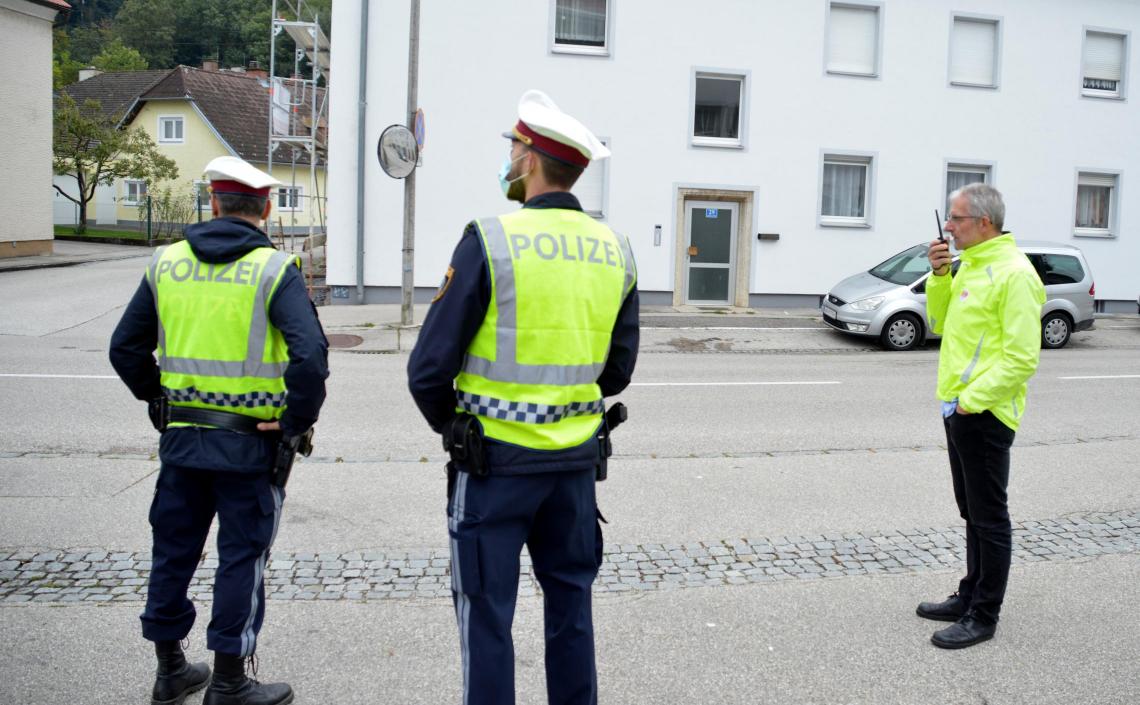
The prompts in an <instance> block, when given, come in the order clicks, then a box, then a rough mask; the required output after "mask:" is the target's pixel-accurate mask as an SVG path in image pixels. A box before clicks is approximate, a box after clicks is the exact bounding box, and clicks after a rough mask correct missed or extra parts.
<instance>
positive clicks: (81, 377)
mask: <svg viewBox="0 0 1140 705" xmlns="http://www.w3.org/2000/svg"><path fill="white" fill-rule="evenodd" d="M0 377H23V378H25V379H118V377H116V376H115V375H40V374H17V373H11V372H8V373H2V372H0Z"/></svg>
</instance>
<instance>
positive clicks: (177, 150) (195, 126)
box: [77, 66, 326, 235]
mask: <svg viewBox="0 0 1140 705" xmlns="http://www.w3.org/2000/svg"><path fill="white" fill-rule="evenodd" d="M136 73H139V74H142V73H146V74H150V75H148V76H147V77H146V80H145V81H136V82H134V85H142V88H141V89H140V90H139V91H138V93H136V94H135V96H134V97H133V100H132V101H131V102H130V103H129V104H128V105H127V106H126V108H125V110H123V112H122V116H123V117H122V121H121V125H122V127H123V128H124V129H130V130H143V131H145V132H146V133H147V134H149V135H150V137H151V139H153V140H154V142H155V144H157V145H158V149H159V151H160V152H161V153H162V154H164V155H165V156H167V157H169V158H170V159H172V160H174V162H175V164H177V165H178V174H179V176H178V179H177V180H175V181H172V182H164V183H160V184H149V185H148V184H145V183H143V182H141V181H135V180H130V179H122V180H119V181H117V182H116V183H115V184H114V185H113V190H114V209H115V219H116V220H117V221H118V222H119V223H121V224H123V225H137V224H138V223H139V210H140V209H139V207H140V205H141V204H144V203H145V200H146V195H147V189H148V187H149V188H150V190H151V191H152V195H154V194H153V192H155V191H157V190H158V189H163V188H170V189H171V190H172V191H173V192H174V193H175V194H176V195H178V196H180V197H182V198H183V199H184V200H185V201H186V202H187V203H188V206H187V208H188V214H187V216H186V218H187V219H188V220H189V222H194V221H196V220H209V219H210V204H209V197H208V196H207V195H206V194H207V191H206V184H205V182H204V181H203V180H202V172H203V170H204V169H205V166H206V164H207V163H209V161H210V160H211V159H213V158H214V157H219V156H225V155H232V156H237V157H241V158H242V159H245V160H246V161H248V162H250V163H252V164H254V165H255V166H257V167H258V168H261V169H268V161H269V160H268V158H267V155H268V152H269V149H268V145H269V138H270V125H269V114H270V103H269V97H270V79H269V78H268V77H267V75H266V72H264V71H261V70H258V69H256V68H254V67H250V68H249V69H237V70H232V69H231V70H220V71H219V70H216V68H213V67H212V68H211V69H196V68H191V67H189V66H179V67H177V68H174V69H170V70H169V71H164V72H161V76H159V77H155V76H154V75H153V74H154V73H156V72H136ZM114 76H115V75H114V74H106V75H104V76H99V77H98V79H100V81H95V79H90V80H91V81H93V82H94V83H99V82H102V83H106V84H108V85H110V84H111V83H112V81H109V80H108V79H110V78H113V77H114ZM119 76H120V77H121V78H120V79H119V80H117V81H114V83H116V84H119V85H121V84H123V83H124V81H123V80H122V79H123V78H125V76H123V75H122V74H119ZM156 78H157V80H155V79H156ZM81 85H82V84H77V86H81ZM273 85H274V86H275V88H276V90H275V93H276V94H277V96H278V98H277V100H276V101H275V106H274V115H275V120H274V128H275V132H274V136H275V138H276V139H277V141H278V142H283V143H282V144H279V145H278V147H277V149H276V150H275V151H274V154H273V167H272V170H271V173H272V174H273V176H274V177H276V178H277V179H278V180H279V181H281V182H282V184H284V185H283V186H282V187H280V188H279V189H278V190H277V192H276V193H275V194H274V195H273V213H272V215H271V216H270V217H271V219H272V222H271V224H270V227H269V231H270V234H271V235H276V234H277V233H278V231H279V229H280V230H283V231H284V232H285V233H289V234H294V233H295V234H303V233H307V232H309V231H310V228H311V229H312V231H313V232H316V231H323V230H324V224H325V208H324V204H325V146H324V140H325V134H326V132H325V121H324V120H323V118H322V119H321V120H319V121H318V125H319V129H318V135H317V139H316V145H315V151H316V154H317V167H316V168H315V169H313V170H310V168H309V159H310V150H309V149H308V147H307V145H305V144H304V143H303V138H306V137H309V138H311V130H310V125H311V122H312V121H311V120H310V119H309V117H308V116H310V115H312V114H313V112H314V111H313V110H312V109H311V108H312V105H313V103H312V99H313V96H312V95H311V94H310V93H309V92H308V91H307V90H305V89H304V88H305V86H304V83H303V82H301V81H291V80H288V79H285V80H283V79H275V80H274V82H273ZM92 88H94V86H92ZM324 93H325V91H324V89H319V90H318V91H317V94H316V96H315V98H316V100H317V101H323V100H324V97H325V95H324ZM92 97H99V96H92ZM316 107H317V108H318V109H319V108H321V107H322V106H321V105H320V103H319V102H318V103H317V104H316ZM317 113H318V114H320V113H321V111H319V110H318V111H317ZM195 194H197V196H198V198H197V208H196V209H195V208H194V204H193V203H192V201H193V200H194V199H195ZM195 210H196V212H195Z"/></svg>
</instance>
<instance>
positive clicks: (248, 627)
mask: <svg viewBox="0 0 1140 705" xmlns="http://www.w3.org/2000/svg"><path fill="white" fill-rule="evenodd" d="M269 491H270V492H271V493H272V494H273V533H272V534H270V535H269V544H268V545H267V546H266V547H265V552H264V553H262V554H261V557H260V558H258V559H257V562H256V563H255V564H254V569H253V590H252V591H251V593H250V599H249V616H248V617H246V619H245V626H244V627H243V628H242V632H241V654H240V655H241V656H243V657H247V656H252V655H253V652H254V651H255V650H256V649H257V634H256V633H254V631H253V621H254V619H255V618H256V617H257V605H258V602H259V598H258V592H259V590H258V588H260V587H261V583H262V580H263V579H264V578H265V565H266V563H268V562H269V551H270V549H271V548H272V547H273V542H274V541H275V540H277V529H278V528H280V526H281V505H282V504H283V503H284V502H285V498H284V497H283V496H282V494H281V488H280V487H277V486H276V485H270V486H269Z"/></svg>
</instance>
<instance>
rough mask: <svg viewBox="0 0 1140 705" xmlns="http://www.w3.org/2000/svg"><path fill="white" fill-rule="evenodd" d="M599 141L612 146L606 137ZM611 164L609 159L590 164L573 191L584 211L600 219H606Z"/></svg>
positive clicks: (600, 138)
mask: <svg viewBox="0 0 1140 705" xmlns="http://www.w3.org/2000/svg"><path fill="white" fill-rule="evenodd" d="M598 139H599V140H600V141H601V143H602V144H604V145H606V146H607V147H608V146H610V141H609V139H607V138H605V137H599V138H598ZM609 163H610V160H609V159H599V160H597V161H592V162H590V165H589V166H587V167H586V170H585V171H583V172H582V175H581V176H580V177H578V181H576V182H575V183H574V188H573V189H571V191H572V192H573V194H574V195H575V196H577V197H578V202H579V203H580V204H581V205H582V210H583V211H585V212H586V214H588V215H591V216H593V217H595V218H598V219H602V218H605V217H606V187H607V185H608V183H607V181H608V177H609V173H608V171H609V170H608V168H607V166H608V165H609Z"/></svg>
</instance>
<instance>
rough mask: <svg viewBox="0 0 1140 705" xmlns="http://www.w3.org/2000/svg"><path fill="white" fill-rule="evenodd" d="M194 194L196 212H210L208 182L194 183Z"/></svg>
mask: <svg viewBox="0 0 1140 705" xmlns="http://www.w3.org/2000/svg"><path fill="white" fill-rule="evenodd" d="M194 193H195V195H196V196H197V197H198V210H200V211H203V210H205V211H208V210H210V182H209V181H195V182H194Z"/></svg>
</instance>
